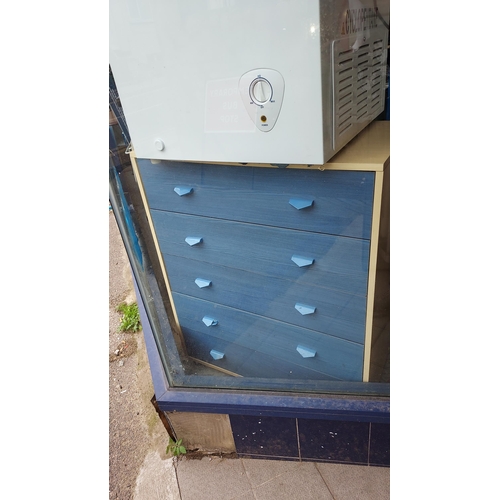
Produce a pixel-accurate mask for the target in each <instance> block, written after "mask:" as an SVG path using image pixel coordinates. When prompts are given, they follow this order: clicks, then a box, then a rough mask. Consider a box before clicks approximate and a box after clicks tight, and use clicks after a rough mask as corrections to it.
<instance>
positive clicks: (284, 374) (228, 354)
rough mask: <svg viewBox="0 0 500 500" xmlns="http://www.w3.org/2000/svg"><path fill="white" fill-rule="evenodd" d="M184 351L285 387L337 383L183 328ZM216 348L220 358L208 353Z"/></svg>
mask: <svg viewBox="0 0 500 500" xmlns="http://www.w3.org/2000/svg"><path fill="white" fill-rule="evenodd" d="M184 337H185V341H186V348H187V351H188V353H189V355H190V356H192V357H193V358H196V359H200V360H201V361H205V362H206V363H210V364H211V365H214V366H218V367H219V368H224V369H225V370H229V371H231V372H233V373H237V374H238V375H242V376H244V377H254V378H268V379H272V380H274V381H275V382H281V383H283V384H284V385H285V386H289V385H290V383H291V382H292V381H293V380H297V379H299V380H302V381H306V380H331V381H334V380H339V379H338V378H335V377H332V376H330V375H327V374H325V373H321V372H318V371H315V370H310V369H308V368H306V367H303V366H300V365H297V364H292V363H290V362H285V361H282V360H280V359H276V357H274V356H272V355H267V354H264V353H262V352H259V351H256V350H254V349H248V348H246V347H243V346H241V345H239V344H235V343H233V342H229V341H226V340H223V339H220V338H218V337H213V336H211V335H206V334H205V333H202V332H199V331H197V330H191V329H189V328H186V329H185V331H184ZM213 349H216V350H218V351H220V352H223V353H224V357H223V358H222V359H217V360H215V359H213V357H212V356H211V355H210V351H211V350H213Z"/></svg>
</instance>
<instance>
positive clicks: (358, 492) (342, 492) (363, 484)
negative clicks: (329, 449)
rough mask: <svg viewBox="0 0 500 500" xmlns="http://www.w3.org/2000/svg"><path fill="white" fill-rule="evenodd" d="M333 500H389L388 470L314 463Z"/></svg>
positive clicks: (384, 468)
mask: <svg viewBox="0 0 500 500" xmlns="http://www.w3.org/2000/svg"><path fill="white" fill-rule="evenodd" d="M316 467H317V469H318V471H319V473H320V474H321V476H322V478H323V479H324V481H325V483H326V484H327V485H328V488H329V489H330V491H331V492H332V494H333V497H334V498H335V500H389V498H390V469H389V468H387V467H363V466H358V465H344V464H327V463H316Z"/></svg>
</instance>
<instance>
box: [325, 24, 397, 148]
mask: <svg viewBox="0 0 500 500" xmlns="http://www.w3.org/2000/svg"><path fill="white" fill-rule="evenodd" d="M373 34H374V35H375V36H376V37H377V38H376V39H375V40H374V41H370V40H369V41H368V43H365V44H364V45H362V46H361V47H359V49H357V50H345V49H346V48H347V44H346V43H345V42H344V41H336V42H334V44H333V84H334V89H335V93H334V109H333V111H334V125H335V131H334V137H335V138H336V139H334V144H336V142H335V141H337V140H340V142H339V144H341V143H342V144H345V141H346V140H349V139H350V137H354V135H355V134H356V133H357V132H359V131H360V130H361V128H360V127H363V124H366V123H367V122H368V121H369V120H371V119H373V118H374V117H375V116H376V115H378V114H379V113H380V112H381V111H382V106H383V88H384V85H383V80H384V78H385V67H384V64H385V55H386V48H387V41H386V39H385V38H384V37H385V35H384V37H381V36H380V35H381V32H378V33H377V34H375V33H373ZM341 49H343V50H341ZM344 137H346V138H347V139H344Z"/></svg>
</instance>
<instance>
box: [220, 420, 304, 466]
mask: <svg viewBox="0 0 500 500" xmlns="http://www.w3.org/2000/svg"><path fill="white" fill-rule="evenodd" d="M229 419H230V421H231V427H232V429H233V438H234V443H235V446H236V453H238V454H245V455H261V456H266V457H270V456H271V457H290V458H295V459H298V458H299V450H298V445H297V428H296V420H295V419H294V418H281V417H254V416H247V415H230V416H229Z"/></svg>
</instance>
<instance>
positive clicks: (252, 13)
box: [109, 0, 389, 165]
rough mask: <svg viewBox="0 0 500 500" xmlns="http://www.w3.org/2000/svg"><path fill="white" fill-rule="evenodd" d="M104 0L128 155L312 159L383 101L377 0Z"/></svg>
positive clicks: (344, 138) (340, 142)
mask: <svg viewBox="0 0 500 500" xmlns="http://www.w3.org/2000/svg"><path fill="white" fill-rule="evenodd" d="M109 5H110V30H109V35H110V37H109V46H110V47H109V48H110V65H111V69H112V71H113V75H114V78H115V81H116V84H117V87H118V92H119V94H120V99H121V104H122V107H123V110H124V113H125V118H126V121H127V124H128V127H129V131H130V134H131V137H132V143H133V146H134V150H135V154H136V155H137V157H139V158H151V159H168V160H190V161H206V162H238V163H278V164H311V165H312V164H323V163H325V162H327V161H328V160H329V159H330V158H331V157H332V156H333V155H334V154H335V153H336V152H338V151H339V150H340V149H341V148H342V147H343V146H345V145H346V144H347V143H348V142H349V141H350V140H351V139H352V138H353V137H355V136H356V134H358V133H359V132H360V131H361V130H362V129H363V128H364V127H365V126H366V125H368V124H369V123H370V122H371V121H372V120H373V119H374V118H376V117H377V116H378V115H379V114H380V113H381V112H382V111H383V110H384V95H385V82H386V54H387V43H388V42H387V40H388V30H387V28H386V26H385V22H388V19H389V7H388V0H386V3H385V4H382V2H380V3H379V5H378V6H377V7H378V9H379V13H380V14H382V16H383V21H382V20H381V18H380V17H378V16H377V12H376V7H375V6H376V3H375V2H374V1H373V0H372V1H370V0H330V1H328V0H252V1H250V0H110V2H109ZM382 7H384V8H382ZM384 21H385V22H384Z"/></svg>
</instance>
